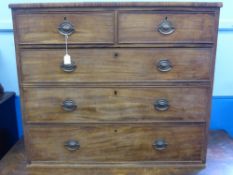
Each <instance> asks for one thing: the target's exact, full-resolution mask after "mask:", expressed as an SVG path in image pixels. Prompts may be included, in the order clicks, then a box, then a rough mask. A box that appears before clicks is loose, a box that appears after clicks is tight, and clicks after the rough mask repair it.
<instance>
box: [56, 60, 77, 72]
mask: <svg viewBox="0 0 233 175" xmlns="http://www.w3.org/2000/svg"><path fill="white" fill-rule="evenodd" d="M60 67H61V69H62V70H63V71H64V72H67V73H69V72H74V71H75V69H76V68H77V65H76V64H75V62H74V61H71V64H64V62H62V63H61V65H60Z"/></svg>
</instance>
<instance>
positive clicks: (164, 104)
mask: <svg viewBox="0 0 233 175" xmlns="http://www.w3.org/2000/svg"><path fill="white" fill-rule="evenodd" d="M154 108H155V109H156V110H157V111H166V110H168V108H169V102H168V100H166V99H158V100H156V101H155V103H154Z"/></svg>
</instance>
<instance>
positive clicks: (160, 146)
mask: <svg viewBox="0 0 233 175" xmlns="http://www.w3.org/2000/svg"><path fill="white" fill-rule="evenodd" d="M152 146H153V148H154V149H155V150H157V151H162V150H165V149H166V148H167V146H168V143H167V142H166V141H165V140H164V139H157V140H155V141H154V143H153V144H152Z"/></svg>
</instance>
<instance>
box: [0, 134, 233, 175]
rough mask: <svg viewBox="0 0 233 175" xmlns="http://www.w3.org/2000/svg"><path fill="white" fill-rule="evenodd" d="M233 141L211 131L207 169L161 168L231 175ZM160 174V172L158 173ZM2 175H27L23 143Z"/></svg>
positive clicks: (1, 166) (182, 174)
mask: <svg viewBox="0 0 233 175" xmlns="http://www.w3.org/2000/svg"><path fill="white" fill-rule="evenodd" d="M232 148H233V140H232V139H230V138H229V136H228V135H227V134H226V133H225V132H223V131H210V136H209V144H208V153H207V164H206V168H203V169H198V168H194V169H193V170H191V169H190V168H187V169H186V168H182V170H179V169H178V168H168V167H166V168H160V170H161V172H162V173H163V174H165V175H167V174H171V173H172V174H174V175H176V173H177V175H230V174H231V173H232V172H233V149H232ZM157 172H159V171H157ZM0 173H1V175H27V172H26V161H25V152H24V144H23V141H22V140H20V141H19V142H18V143H17V144H16V145H15V146H14V147H13V148H12V149H11V150H10V151H9V153H8V154H7V155H6V156H5V157H4V158H3V159H2V160H1V161H0ZM40 175H43V174H40Z"/></svg>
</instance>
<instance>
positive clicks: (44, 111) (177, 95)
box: [10, 2, 222, 175]
mask: <svg viewBox="0 0 233 175" xmlns="http://www.w3.org/2000/svg"><path fill="white" fill-rule="evenodd" d="M221 5H222V4H221V3H200V2H199V3H190V2H189V3H171V2H170V3H168V2H166V3H165V2H164V3H159V2H147V3H141V2H134V3H132V2H125V3H123V2H122V3H65V4H62V3H55V4H54V3H46V4H11V5H10V8H12V14H13V24H14V34H15V46H16V53H17V65H18V75H19V85H20V93H21V99H22V100H21V103H22V112H23V118H24V134H25V145H26V151H27V162H28V165H27V169H28V173H29V174H30V175H42V174H43V175H49V174H57V175H64V174H66V175H77V174H78V175H89V174H91V175H143V174H145V175H152V174H153V175H160V174H163V175H171V174H186V175H187V174H189V173H192V172H193V171H194V168H196V167H203V165H204V164H205V157H206V145H207V130H208V124H209V115H210V104H211V102H210V99H211V94H212V85H213V73H214V63H215V52H216V43H217V30H218V18H219V9H220V7H221ZM64 33H65V34H67V35H68V52H69V54H70V55H71V60H72V62H71V64H64V62H63V56H64V54H65V41H64Z"/></svg>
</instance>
